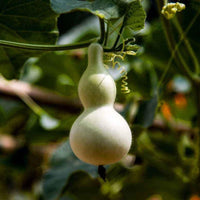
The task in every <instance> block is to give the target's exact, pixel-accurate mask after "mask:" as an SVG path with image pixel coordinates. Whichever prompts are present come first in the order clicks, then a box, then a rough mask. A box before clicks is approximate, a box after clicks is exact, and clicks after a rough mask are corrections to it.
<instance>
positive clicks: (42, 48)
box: [0, 38, 99, 51]
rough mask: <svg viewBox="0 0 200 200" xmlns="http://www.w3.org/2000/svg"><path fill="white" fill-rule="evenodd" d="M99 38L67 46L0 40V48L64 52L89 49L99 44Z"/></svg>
mask: <svg viewBox="0 0 200 200" xmlns="http://www.w3.org/2000/svg"><path fill="white" fill-rule="evenodd" d="M98 39H99V38H94V39H91V40H88V41H86V42H82V43H78V44H71V45H69V44H65V45H39V44H27V43H21V42H11V41H6V40H0V46H2V47H8V48H17V49H23V50H33V51H64V50H72V49H79V48H85V47H88V46H89V45H90V44H91V43H93V42H97V41H98Z"/></svg>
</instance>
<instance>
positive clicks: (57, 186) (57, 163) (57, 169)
mask: <svg viewBox="0 0 200 200" xmlns="http://www.w3.org/2000/svg"><path fill="white" fill-rule="evenodd" d="M50 166H51V169H50V170H49V171H48V172H47V173H46V174H45V175H44V181H43V189H44V198H45V199H46V200H55V199H56V198H58V197H59V195H60V194H61V193H62V192H63V189H64V188H65V186H66V184H67V182H68V178H69V176H70V175H71V173H73V172H75V171H77V170H83V171H86V172H88V173H90V174H91V175H92V176H93V177H95V176H96V175H97V167H95V166H93V165H89V164H86V163H84V162H82V161H80V160H79V159H78V158H77V157H76V156H75V155H74V154H73V152H72V150H71V148H70V145H69V143H68V142H66V143H64V144H63V145H62V146H61V147H59V148H58V149H57V150H56V152H55V153H54V154H53V156H52V159H51V163H50Z"/></svg>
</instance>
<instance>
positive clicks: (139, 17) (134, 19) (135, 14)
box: [124, 0, 146, 31]
mask: <svg viewBox="0 0 200 200" xmlns="http://www.w3.org/2000/svg"><path fill="white" fill-rule="evenodd" d="M145 19H146V14H145V11H144V9H143V7H142V5H141V2H140V0H135V1H133V2H132V3H131V4H130V5H129V7H128V8H127V11H126V15H125V17H124V25H125V26H128V27H129V28H130V29H132V30H134V31H138V30H140V29H142V28H144V22H145Z"/></svg>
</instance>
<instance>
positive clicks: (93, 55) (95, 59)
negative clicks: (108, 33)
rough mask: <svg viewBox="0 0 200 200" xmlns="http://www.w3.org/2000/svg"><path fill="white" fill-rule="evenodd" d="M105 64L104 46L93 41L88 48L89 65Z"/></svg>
mask: <svg viewBox="0 0 200 200" xmlns="http://www.w3.org/2000/svg"><path fill="white" fill-rule="evenodd" d="M101 66H103V48H102V47H101V45H100V44H98V43H93V44H91V45H90V46H89V49H88V67H91V68H93V67H101Z"/></svg>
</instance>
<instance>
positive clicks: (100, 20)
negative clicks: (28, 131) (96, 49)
mask: <svg viewBox="0 0 200 200" xmlns="http://www.w3.org/2000/svg"><path fill="white" fill-rule="evenodd" d="M99 24H100V30H101V37H100V40H99V43H100V44H103V42H104V38H105V24H104V20H103V19H102V18H100V17H99Z"/></svg>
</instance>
